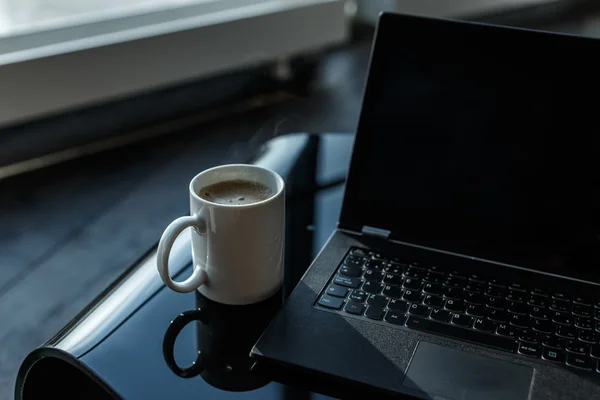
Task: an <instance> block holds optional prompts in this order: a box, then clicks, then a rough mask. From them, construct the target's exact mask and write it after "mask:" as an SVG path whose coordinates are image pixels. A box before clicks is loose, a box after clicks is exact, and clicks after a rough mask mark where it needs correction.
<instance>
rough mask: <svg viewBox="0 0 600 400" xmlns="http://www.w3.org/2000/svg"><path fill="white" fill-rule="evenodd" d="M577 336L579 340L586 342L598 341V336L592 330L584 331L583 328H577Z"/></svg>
mask: <svg viewBox="0 0 600 400" xmlns="http://www.w3.org/2000/svg"><path fill="white" fill-rule="evenodd" d="M577 337H578V338H579V340H581V341H582V342H585V343H596V338H595V337H594V334H593V333H592V332H591V331H584V330H582V329H577Z"/></svg>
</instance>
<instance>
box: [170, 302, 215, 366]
mask: <svg viewBox="0 0 600 400" xmlns="http://www.w3.org/2000/svg"><path fill="white" fill-rule="evenodd" d="M204 319H205V318H204V312H203V311H202V309H201V308H197V309H195V310H190V311H184V312H182V313H181V314H179V315H178V316H177V317H176V318H175V319H174V320H173V321H171V324H170V325H169V327H168V328H167V331H166V332H165V337H164V338H163V357H164V359H165V362H166V363H167V366H168V367H169V368H170V369H171V371H173V372H174V373H175V374H176V375H178V376H180V377H182V378H193V377H194V376H197V375H200V374H201V373H202V371H203V370H204V362H205V360H204V357H203V355H202V353H201V352H200V351H198V355H197V357H196V361H194V362H193V363H192V365H190V366H189V367H187V368H180V367H179V366H178V365H177V362H176V361H175V356H174V354H173V353H174V350H175V340H176V339H177V336H179V333H180V332H181V330H182V329H183V328H185V326H186V325H187V324H189V323H190V322H192V321H200V322H202V323H205V321H204Z"/></svg>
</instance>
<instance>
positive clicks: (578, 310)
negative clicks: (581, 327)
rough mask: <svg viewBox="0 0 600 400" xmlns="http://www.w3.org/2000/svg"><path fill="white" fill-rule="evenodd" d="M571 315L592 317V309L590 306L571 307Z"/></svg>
mask: <svg viewBox="0 0 600 400" xmlns="http://www.w3.org/2000/svg"><path fill="white" fill-rule="evenodd" d="M573 315H576V316H578V317H584V318H591V317H592V315H593V314H592V308H591V307H590V306H580V305H576V306H574V307H573Z"/></svg>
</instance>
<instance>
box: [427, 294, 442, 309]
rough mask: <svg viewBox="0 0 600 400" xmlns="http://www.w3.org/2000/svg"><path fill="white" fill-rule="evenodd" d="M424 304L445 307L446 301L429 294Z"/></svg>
mask: <svg viewBox="0 0 600 400" xmlns="http://www.w3.org/2000/svg"><path fill="white" fill-rule="evenodd" d="M423 304H425V305H426V306H430V307H442V306H443V305H444V299H442V298H441V297H438V296H432V295H430V294H428V295H427V296H425V298H424V299H423Z"/></svg>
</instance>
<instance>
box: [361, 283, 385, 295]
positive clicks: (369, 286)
mask: <svg viewBox="0 0 600 400" xmlns="http://www.w3.org/2000/svg"><path fill="white" fill-rule="evenodd" d="M362 290H363V292H365V293H371V294H379V293H381V291H382V290H383V285H382V284H381V283H378V282H369V281H366V282H365V283H363V285H362Z"/></svg>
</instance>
